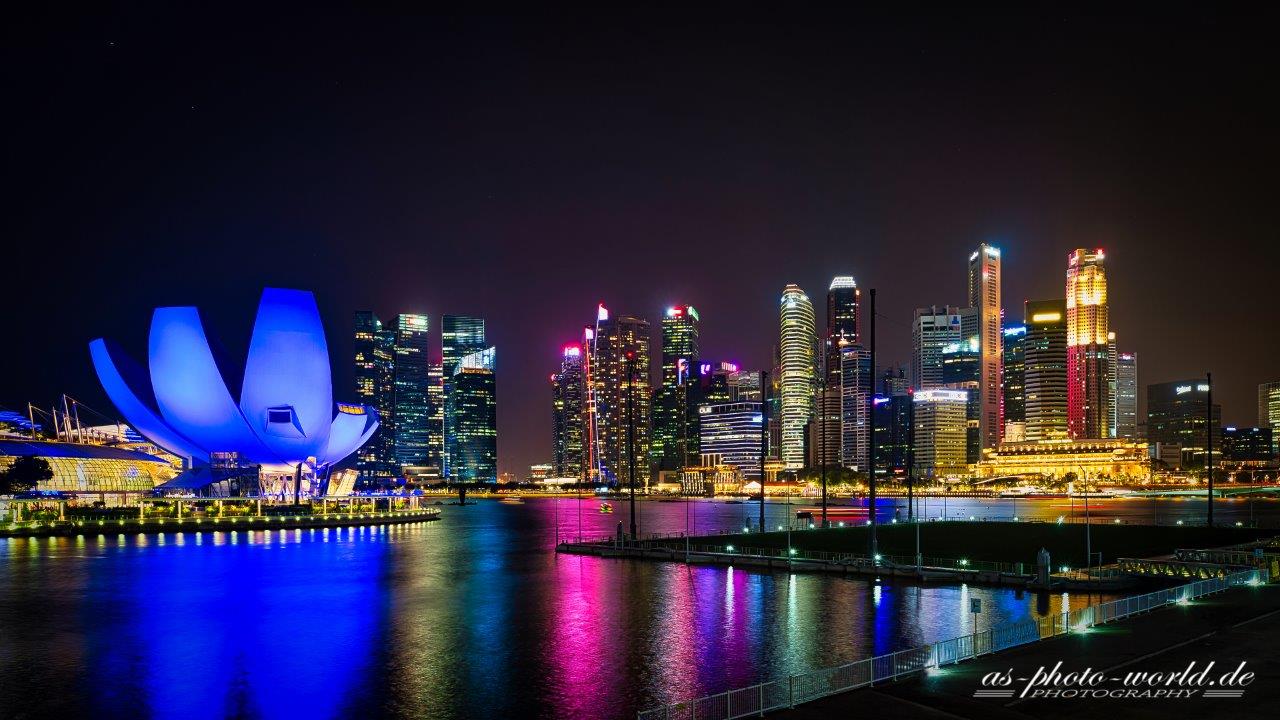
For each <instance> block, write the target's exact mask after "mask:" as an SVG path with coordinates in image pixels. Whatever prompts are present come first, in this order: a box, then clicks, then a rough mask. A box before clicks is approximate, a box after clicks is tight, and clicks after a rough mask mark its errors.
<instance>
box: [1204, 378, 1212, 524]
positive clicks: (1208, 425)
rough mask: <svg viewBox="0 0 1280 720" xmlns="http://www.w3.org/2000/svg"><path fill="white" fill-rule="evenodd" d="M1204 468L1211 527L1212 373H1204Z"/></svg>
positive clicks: (1208, 521)
mask: <svg viewBox="0 0 1280 720" xmlns="http://www.w3.org/2000/svg"><path fill="white" fill-rule="evenodd" d="M1204 383H1205V397H1204V469H1205V472H1206V473H1208V475H1209V506H1208V507H1209V510H1208V517H1207V518H1206V522H1207V523H1208V525H1209V527H1213V373H1205V374H1204Z"/></svg>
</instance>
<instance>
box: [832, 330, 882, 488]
mask: <svg viewBox="0 0 1280 720" xmlns="http://www.w3.org/2000/svg"><path fill="white" fill-rule="evenodd" d="M873 374H874V373H873V371H872V369H871V353H870V352H868V351H867V350H866V349H865V348H863V347H862V346H861V345H845V346H844V347H842V348H841V349H840V464H841V465H843V466H844V467H847V468H851V469H853V470H859V471H862V472H867V470H868V468H869V467H870V465H869V459H870V451H871V417H870V413H871V391H872V385H873V383H872V376H873Z"/></svg>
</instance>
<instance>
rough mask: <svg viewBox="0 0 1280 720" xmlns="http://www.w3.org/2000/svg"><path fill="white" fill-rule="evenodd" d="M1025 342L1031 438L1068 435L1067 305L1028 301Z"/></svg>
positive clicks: (1055, 437)
mask: <svg viewBox="0 0 1280 720" xmlns="http://www.w3.org/2000/svg"><path fill="white" fill-rule="evenodd" d="M1024 313H1025V314H1024V321H1025V324H1026V326H1027V336H1026V340H1024V341H1023V356H1024V360H1023V362H1024V364H1025V366H1026V370H1025V371H1024V373H1025V382H1026V391H1025V395H1026V402H1027V410H1026V413H1027V440H1029V441H1031V440H1062V439H1064V438H1066V437H1067V321H1066V318H1067V305H1066V301H1065V300H1028V301H1027V303H1026V306H1025V310H1024Z"/></svg>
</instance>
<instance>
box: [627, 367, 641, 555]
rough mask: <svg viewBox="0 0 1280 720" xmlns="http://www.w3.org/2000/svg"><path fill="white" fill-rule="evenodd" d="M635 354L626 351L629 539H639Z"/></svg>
mask: <svg viewBox="0 0 1280 720" xmlns="http://www.w3.org/2000/svg"><path fill="white" fill-rule="evenodd" d="M635 370H636V354H635V353H634V352H629V353H627V456H628V467H629V468H630V475H631V478H630V480H631V539H632V540H639V539H640V536H639V534H638V533H637V532H636V407H635V392H636V387H635V383H636V376H635Z"/></svg>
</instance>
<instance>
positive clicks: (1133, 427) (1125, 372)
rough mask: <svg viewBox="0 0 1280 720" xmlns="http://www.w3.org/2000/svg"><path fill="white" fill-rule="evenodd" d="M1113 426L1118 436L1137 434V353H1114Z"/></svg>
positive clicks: (1133, 436) (1134, 435) (1130, 436)
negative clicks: (1114, 409)
mask: <svg viewBox="0 0 1280 720" xmlns="http://www.w3.org/2000/svg"><path fill="white" fill-rule="evenodd" d="M1115 367H1116V393H1115V398H1116V401H1115V408H1116V417H1115V423H1114V424H1115V428H1116V437H1118V438H1130V439H1133V438H1136V437H1137V436H1138V354H1137V353H1131V352H1117V353H1115Z"/></svg>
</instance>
